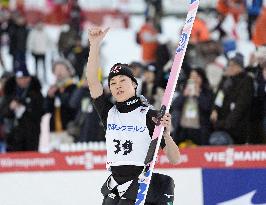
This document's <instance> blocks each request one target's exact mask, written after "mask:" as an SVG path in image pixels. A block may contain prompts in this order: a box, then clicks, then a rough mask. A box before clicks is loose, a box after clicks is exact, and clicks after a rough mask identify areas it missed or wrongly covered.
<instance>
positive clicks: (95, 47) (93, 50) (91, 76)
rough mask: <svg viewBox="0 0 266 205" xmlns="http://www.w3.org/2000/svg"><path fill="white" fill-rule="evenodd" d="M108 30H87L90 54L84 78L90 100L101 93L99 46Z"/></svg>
mask: <svg viewBox="0 0 266 205" xmlns="http://www.w3.org/2000/svg"><path fill="white" fill-rule="evenodd" d="M108 30H109V28H107V29H105V30H102V29H101V28H92V29H89V42H90V54H89V58H88V63H87V72H86V77H87V80H88V86H89V90H90V94H91V97H92V98H94V99H95V98H97V97H99V96H101V95H102V93H103V86H102V84H101V82H100V81H99V79H98V69H99V67H100V59H99V58H100V57H99V56H100V54H99V53H100V44H101V42H102V40H103V38H104V37H105V35H106V33H107V32H108Z"/></svg>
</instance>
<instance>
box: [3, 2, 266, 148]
mask: <svg viewBox="0 0 266 205" xmlns="http://www.w3.org/2000/svg"><path fill="white" fill-rule="evenodd" d="M155 3H156V1H154V2H153V1H147V5H148V6H147V13H146V16H145V18H146V21H145V23H144V25H143V26H142V27H140V29H139V31H138V32H137V33H136V44H139V46H140V47H141V49H142V58H141V59H139V60H138V61H135V62H129V66H130V67H131V68H132V70H133V73H134V75H135V77H136V79H137V81H138V88H137V94H138V95H143V96H145V100H147V101H148V102H149V103H150V104H151V105H152V106H154V108H155V109H159V108H160V103H161V99H162V96H163V93H164V89H165V87H166V84H167V80H168V76H169V73H170V69H171V63H172V59H173V57H174V56H173V54H174V49H175V47H176V44H171V42H170V41H169V40H168V39H165V37H164V35H163V30H162V27H161V25H160V19H161V16H162V15H163V10H162V8H161V6H160V5H161V3H160V1H159V3H158V2H157V3H158V5H157V4H155ZM263 4H265V3H263V1H262V0H261V1H259V0H257V1H256V0H253V1H240V0H229V1H227V0H219V1H218V3H217V10H215V11H210V12H212V13H214V14H215V15H216V17H217V19H218V23H217V25H216V26H215V27H214V28H213V29H209V28H208V25H207V22H206V21H205V20H204V18H203V17H202V13H203V12H202V11H199V15H198V16H197V18H196V20H195V25H194V27H193V31H192V34H191V39H190V42H189V45H188V48H187V53H186V56H185V58H184V62H183V65H182V70H181V73H180V76H179V79H178V86H177V88H176V92H175V95H174V98H173V103H172V107H171V110H170V112H171V114H172V118H173V119H172V136H173V138H174V140H175V141H176V143H177V144H179V146H181V147H188V146H199V145H229V144H246V143H248V144H262V143H266V139H265V134H266V99H265V97H266V94H265V93H266V40H265V39H263V38H262V37H261V36H260V35H261V34H260V32H262V31H261V30H260V29H261V28H260V25H261V24H262V22H263V23H264V25H265V24H266V21H265V15H266V5H263ZM151 5H153V6H154V5H157V6H158V8H157V7H156V9H157V10H156V9H155V11H157V12H154V14H151V13H152V12H150V9H151V8H150V6H151ZM148 11H149V12H148ZM155 15H156V16H155ZM228 15H232V16H233V19H234V21H235V23H237V22H238V21H239V19H240V18H242V17H243V15H247V19H248V28H247V32H249V40H250V41H253V43H254V45H255V46H256V50H255V51H254V53H252V55H251V56H250V57H249V58H248V59H246V58H247V57H245V56H244V55H243V53H241V51H239V50H238V51H237V50H236V48H235V44H236V43H238V36H237V34H236V33H235V32H234V31H231V33H228V32H227V31H226V30H224V27H223V26H222V25H223V21H225V19H226V18H227V16H228ZM159 17H160V18H159ZM0 24H1V25H0V26H1V32H0V33H1V38H2V36H6V37H7V39H8V40H6V42H7V43H8V44H7V46H8V48H9V55H10V57H12V60H13V63H12V69H11V70H9V71H7V70H6V69H5V62H4V59H2V58H0V60H1V61H0V63H1V64H0V66H1V68H2V73H3V74H2V76H1V80H0V151H1V152H4V151H37V150H38V147H39V138H40V133H41V121H42V116H44V115H45V114H47V113H49V114H50V115H51V117H50V126H49V135H50V137H49V138H50V140H51V141H52V142H53V143H55V144H54V149H56V148H57V145H58V144H60V143H73V142H91V141H104V128H103V126H102V125H101V124H100V120H99V118H98V115H97V113H96V110H95V109H94V107H93V105H92V100H91V97H90V93H89V91H88V87H87V83H86V78H85V77H84V68H85V66H86V62H87V58H88V55H89V46H88V45H86V46H84V45H82V43H81V36H80V32H81V28H80V27H79V26H78V27H73V22H72V23H71V24H68V25H65V26H64V27H63V28H64V29H63V30H62V32H61V33H60V36H59V41H58V44H57V45H58V46H57V51H58V56H59V58H58V59H52V62H51V63H52V73H53V75H54V78H55V83H54V84H52V85H50V86H49V88H48V91H47V92H46V93H42V89H41V88H42V85H43V83H47V82H48V81H47V77H48V76H47V72H46V70H47V68H46V64H45V62H46V61H47V60H46V54H47V52H48V50H49V49H50V46H49V44H50V43H49V37H48V36H47V34H46V33H45V30H44V29H43V26H44V25H43V23H42V22H39V23H37V24H36V25H35V26H34V27H31V28H29V26H28V25H27V23H26V20H25V18H24V17H23V15H20V14H19V13H5V14H2V13H1V15H0ZM217 32H218V35H216V36H218V37H216V38H214V37H213V36H214V35H213V34H214V33H217ZM258 33H259V34H258ZM264 33H265V29H264ZM258 35H259V37H258ZM265 36H266V34H264V37H265ZM229 37H230V38H229ZM40 39H41V40H40ZM88 44H89V42H88ZM26 52H30V53H31V54H32V56H33V59H34V62H35V69H36V70H35V75H31V74H30V73H29V71H28V68H27V60H26ZM247 61H248V63H245V62H247ZM40 65H41V66H40ZM41 68H42V69H43V71H42V72H41V73H42V74H43V76H41V75H40V74H39V70H40V69H41ZM99 79H100V80H102V82H103V85H104V92H105V94H106V95H108V96H111V95H110V91H109V89H108V84H107V83H106V80H105V79H104V78H103V76H102V74H101V68H99ZM142 99H143V98H142ZM110 100H112V99H110Z"/></svg>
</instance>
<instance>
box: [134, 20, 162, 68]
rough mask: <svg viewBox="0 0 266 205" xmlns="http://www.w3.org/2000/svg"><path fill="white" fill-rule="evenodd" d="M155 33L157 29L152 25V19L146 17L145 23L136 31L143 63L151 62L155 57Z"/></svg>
mask: <svg viewBox="0 0 266 205" xmlns="http://www.w3.org/2000/svg"><path fill="white" fill-rule="evenodd" d="M157 34H158V31H157V30H156V29H155V27H154V24H153V20H152V19H151V18H150V17H147V18H146V22H145V24H144V25H143V26H142V27H141V28H140V31H139V32H138V33H137V42H138V43H139V44H140V46H141V48H142V60H143V62H144V63H151V62H154V61H155V59H156V50H157V47H158V41H157Z"/></svg>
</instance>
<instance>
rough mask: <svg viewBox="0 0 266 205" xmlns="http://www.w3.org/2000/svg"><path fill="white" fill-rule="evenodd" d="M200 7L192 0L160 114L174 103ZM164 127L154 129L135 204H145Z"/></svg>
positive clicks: (159, 126)
mask: <svg viewBox="0 0 266 205" xmlns="http://www.w3.org/2000/svg"><path fill="white" fill-rule="evenodd" d="M198 7H199V0H190V5H189V10H188V14H187V18H186V21H185V25H184V27H183V30H182V34H181V37H180V40H179V44H178V47H177V49H176V54H175V58H174V62H173V65H172V68H171V72H170V76H169V79H168V82H167V86H166V89H165V93H164V96H163V99H162V108H161V110H160V115H161V116H163V115H164V113H165V112H169V109H170V105H171V103H172V98H173V94H174V91H175V87H176V84H177V79H178V76H179V73H180V70H181V66H182V63H183V59H184V56H185V53H186V48H187V45H188V41H189V37H190V34H191V30H192V27H193V24H194V20H195V18H196V14H197V10H198ZM163 130H164V127H163V126H162V125H156V126H155V129H154V131H153V136H152V142H151V144H150V147H149V150H148V153H147V156H146V159H145V169H144V171H143V173H142V174H141V175H140V176H139V181H138V183H139V189H138V194H137V197H136V201H135V205H144V203H145V199H146V195H147V192H148V189H149V185H150V181H151V176H152V173H153V169H154V165H155V162H156V158H157V154H158V150H159V147H160V143H161V139H162V133H163Z"/></svg>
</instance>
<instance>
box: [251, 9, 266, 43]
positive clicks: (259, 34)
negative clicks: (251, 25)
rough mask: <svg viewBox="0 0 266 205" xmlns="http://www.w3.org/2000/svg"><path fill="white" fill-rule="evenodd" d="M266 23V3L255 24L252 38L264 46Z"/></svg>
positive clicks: (265, 41)
mask: <svg viewBox="0 0 266 205" xmlns="http://www.w3.org/2000/svg"><path fill="white" fill-rule="evenodd" d="M265 24H266V5H264V8H263V10H262V12H261V13H260V15H259V17H258V19H257V22H256V24H255V29H254V33H253V37H252V40H253V42H254V44H255V45H256V46H262V45H265V44H266V29H265Z"/></svg>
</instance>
